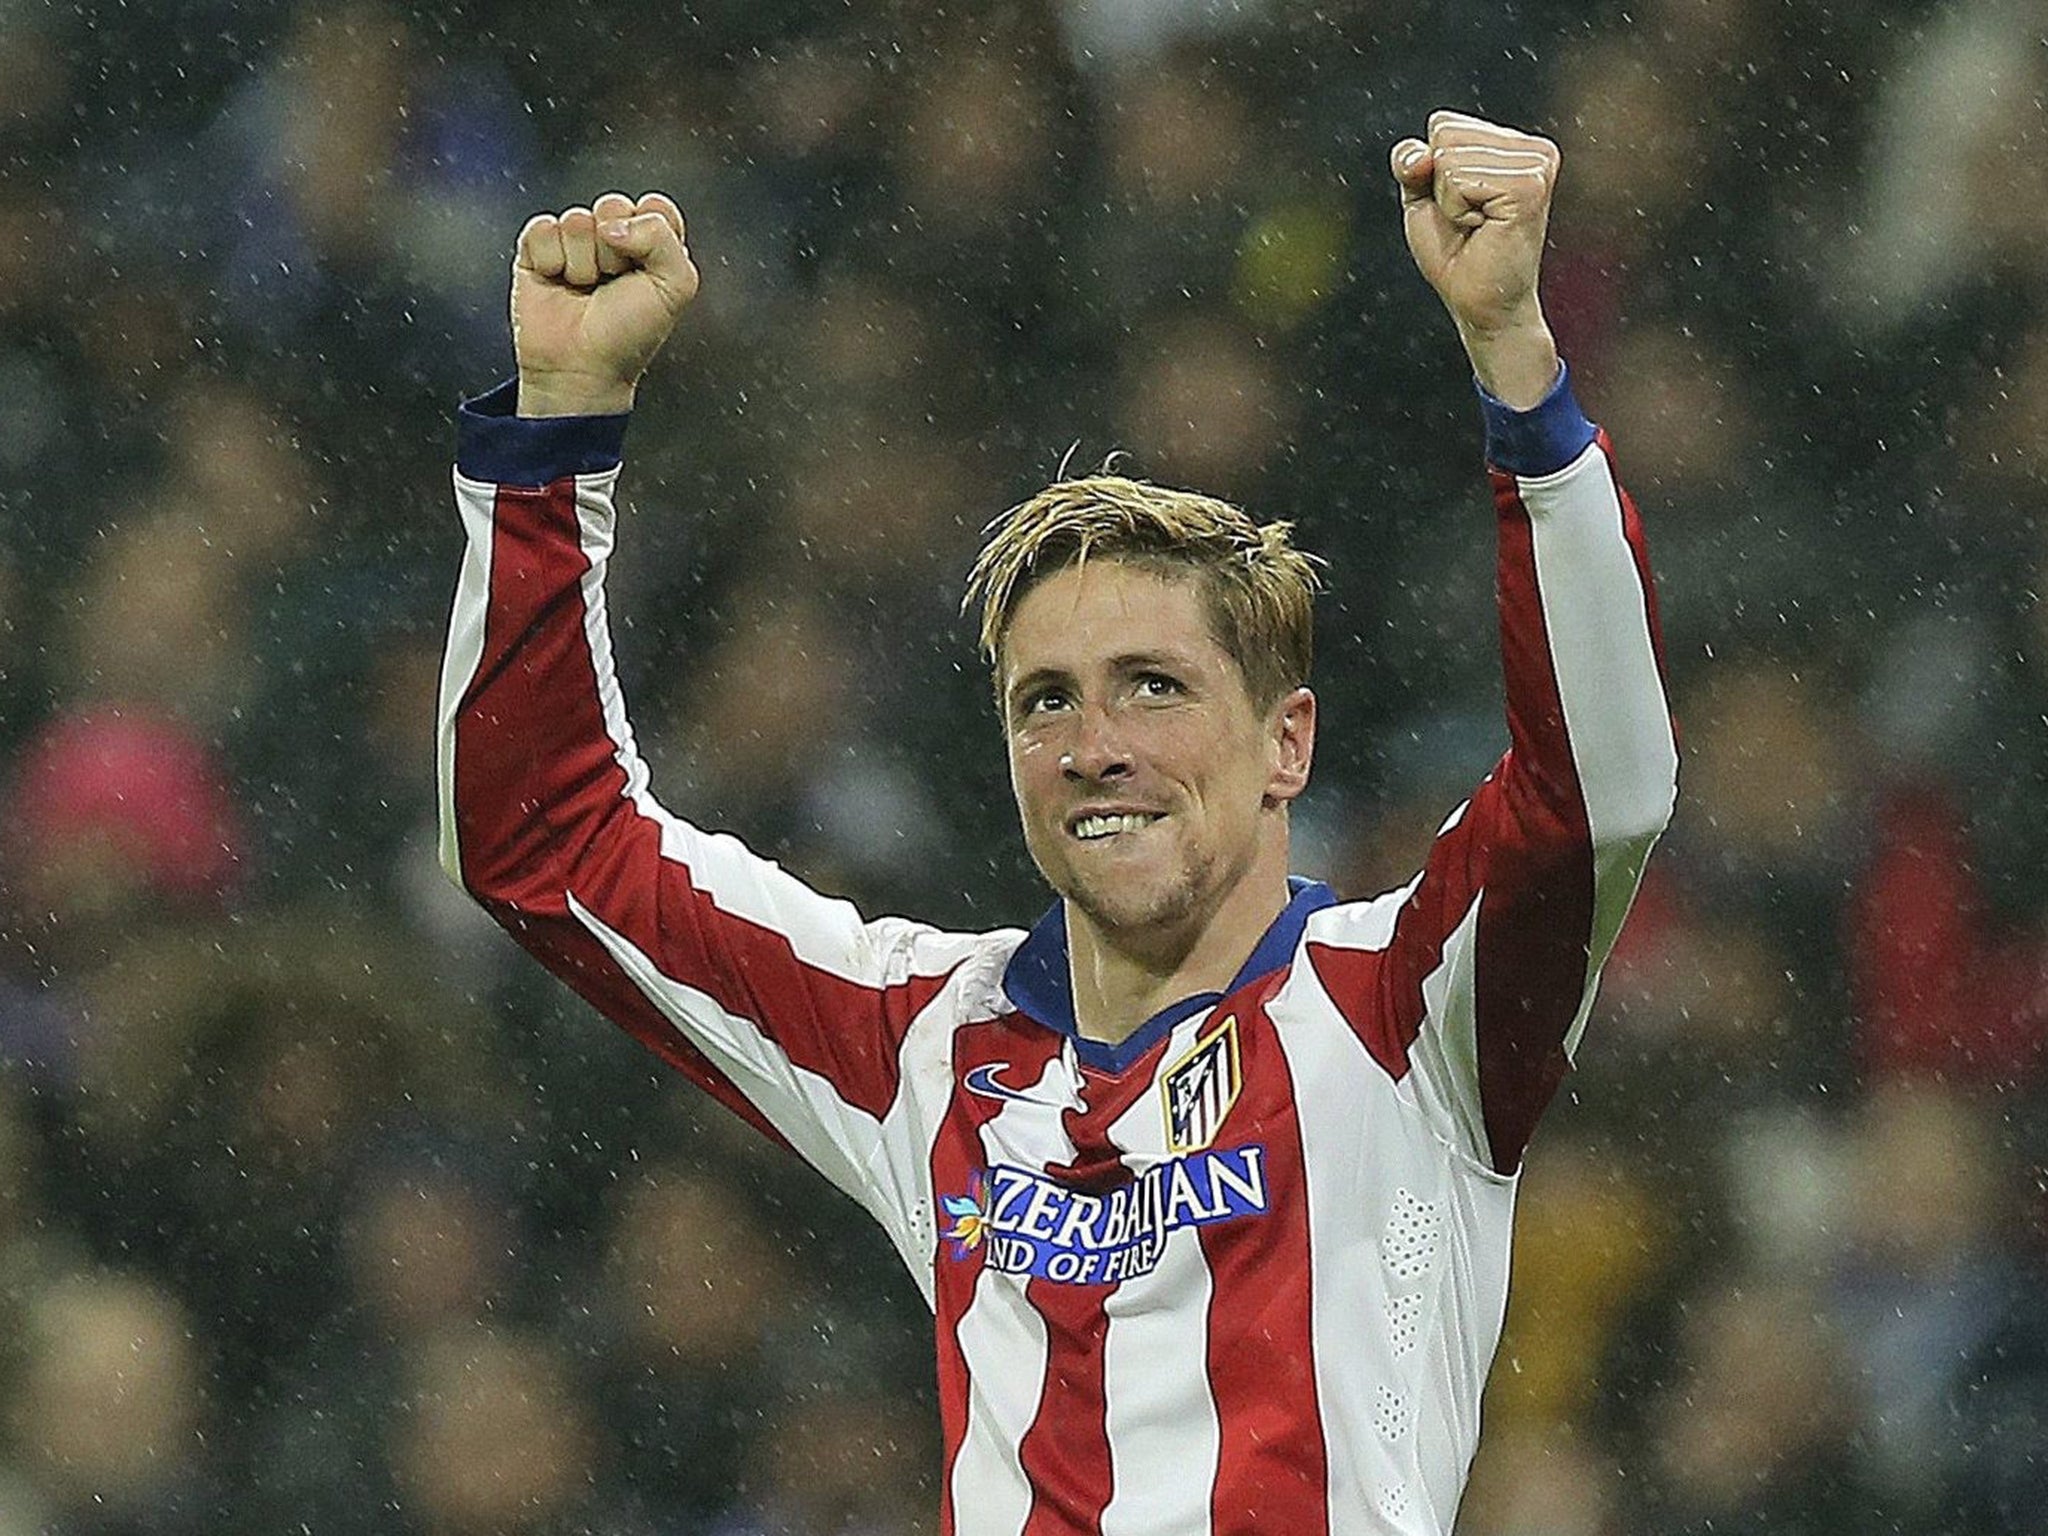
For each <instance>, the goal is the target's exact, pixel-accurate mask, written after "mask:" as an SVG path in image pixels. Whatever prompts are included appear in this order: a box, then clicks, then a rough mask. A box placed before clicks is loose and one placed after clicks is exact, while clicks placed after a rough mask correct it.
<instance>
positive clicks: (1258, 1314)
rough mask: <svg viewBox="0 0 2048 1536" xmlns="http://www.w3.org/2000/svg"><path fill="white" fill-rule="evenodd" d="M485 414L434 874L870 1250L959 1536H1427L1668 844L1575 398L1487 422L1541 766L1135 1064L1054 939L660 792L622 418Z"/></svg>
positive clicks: (1622, 538)
mask: <svg viewBox="0 0 2048 1536" xmlns="http://www.w3.org/2000/svg"><path fill="white" fill-rule="evenodd" d="M512 409H513V398H512V391H511V388H510V386H507V387H505V388H502V389H500V390H499V391H496V392H494V393H493V394H492V395H489V396H485V397H484V398H482V399H481V400H479V401H476V402H473V403H472V404H471V405H470V406H469V407H466V408H465V410H464V413H463V417H462V422H461V434H460V448H459V455H458V467H457V470H456V476H455V490H456V501H457V505H458V507H459V509H460V512H461V517H462V522H463V526H464V529H465V531H466V533H467V535H468V547H467V552H466V554H465V556H464V558H463V563H462V571H461V577H460V584H459V587H458V591H457V594H456V599H455V611H454V619H453V626H452V630H451V634H450V638H449V644H448V652H447V658H446V664H445V668H444V672H443V678H442V702H441V715H440V739H439V767H440V783H441V807H442V842H441V852H442V859H443V862H444V864H445V865H446V866H447V868H448V871H449V873H450V874H451V875H452V876H453V877H454V878H456V879H457V880H459V881H460V882H461V883H462V884H463V885H464V886H465V887H466V888H467V889H468V890H469V891H470V892H471V893H472V894H473V895H474V896H475V897H476V899H477V900H478V901H480V902H481V903H483V905H484V906H485V907H486V908H487V909H488V910H489V911H490V912H491V913H492V915H493V916H495V917H496V918H497V919H498V921H499V922H500V923H502V924H503V925H504V927H505V928H506V929H507V930H508V931H509V932H510V933H511V934H512V935H513V937H514V938H516V939H517V940H518V941H519V943H521V944H522V945H524V946H525V947H526V948H527V949H528V950H530V951H531V952H532V953H533V954H534V955H535V956H537V957H538V958H539V959H540V960H541V962H542V963H543V964H545V965H546V966H548V967H549V968H550V969H551V970H553V971H554V972H555V973H556V974H557V975H558V976H560V977H561V978H562V979H563V980H564V981H566V982H567V983H568V984H569V985H570V986H571V987H573V988H575V989H576V990H577V991H578V992H579V993H581V994H582V995H583V996H584V997H585V998H587V999H588V1000H589V1001H590V1002H591V1003H592V1004H593V1005H595V1006H596V1007H597V1009H598V1010H599V1011H600V1012H602V1013H604V1014H605V1015H606V1016H608V1017H609V1018H610V1019H612V1020H613V1021H614V1022H615V1023H617V1024H618V1025H620V1026H622V1027H623V1028H625V1029H626V1030H628V1031H629V1032H630V1033H632V1034H633V1035H634V1036H636V1037H637V1038H638V1039H640V1040H641V1041H642V1042H644V1043H645V1044H646V1045H647V1046H648V1047H650V1048H651V1049H652V1050H653V1051H654V1052H655V1053H656V1054H658V1055H659V1056H660V1057H662V1058H663V1059H664V1060H665V1061H667V1062H668V1063H670V1064H671V1065H673V1066H674V1067H676V1068H678V1069H679V1070H680V1071H681V1072H683V1073H684V1074H685V1075H686V1076H688V1077H690V1078H692V1079H694V1080H695V1081H696V1082H698V1083H699V1084H701V1085H702V1086H703V1087H704V1088H706V1089H707V1090H709V1091H710V1092H711V1093H713V1094H714V1095H716V1096H717V1097H718V1098H719V1099H720V1100H722V1101H723V1102H725V1103H726V1104H727V1105H729V1106H731V1107H732V1108H733V1109H734V1110H735V1111H737V1112H738V1113H740V1114H742V1115H744V1116H746V1117H747V1118H748V1119H750V1120H752V1121H753V1122H755V1123H756V1124H757V1125H759V1126H761V1127H762V1128H763V1129H765V1130H766V1131H768V1132H769V1133H770V1134H772V1135H774V1136H776V1137H778V1138H779V1139H780V1140H781V1141H783V1142H784V1143H786V1144H787V1145H788V1146H789V1147H790V1148H791V1149H793V1150H794V1151H795V1152H796V1153H797V1154H798V1155H799V1156H801V1157H802V1158H804V1159H805V1160H806V1161H807V1162H809V1163H810V1164H811V1165H812V1166H813V1167H814V1168H816V1169H817V1170H818V1171H819V1172H820V1173H822V1174H823V1175H824V1176H825V1177H826V1178H827V1179H829V1180H830V1181H831V1182H832V1183H833V1184H835V1185H837V1186H838V1187H839V1188H840V1189H842V1190H844V1191H845V1192H846V1193H847V1194H848V1195H850V1196H851V1197H852V1198H853V1199H854V1200H856V1201H858V1202H859V1203H860V1204H861V1205H862V1206H863V1207H865V1208H866V1209H867V1210H868V1211H869V1212H870V1213H871V1214H872V1215H873V1216H874V1218H875V1219H876V1220H877V1221H878V1222H880V1223H881V1225H882V1227H883V1229H884V1230H885V1231H886V1232H887V1233H888V1235H889V1237H890V1239H891V1241H892V1242H893V1243H894V1245H895V1248H896V1251H897V1252H898V1253H899V1254H900V1255H901V1256H902V1260H903V1263H904V1265H905V1266H906V1267H907V1268H908V1270H909V1271H910V1274H911V1277H912V1278H913V1280H914V1281H915V1282H916V1284H917V1286H918V1288H919V1289H920V1291H921V1292H922V1293H923V1295H924V1297H925V1299H926V1301H927V1302H928V1303H929V1304H930V1306H931V1308H932V1310H933V1313H934V1317H935V1324H936V1343H937V1373H938V1383H939V1399H940V1409H941V1416H942V1420H943V1432H944V1458H945V1459H944V1475H943V1484H942V1500H943V1510H942V1528H943V1529H944V1530H945V1531H947V1532H957V1533H962V1536H1252V1533H1259V1536H1274V1533H1285V1536H1325V1533H1328V1536H1365V1533H1380V1536H1441V1533H1446V1532H1448V1531H1449V1530H1450V1528H1451V1524H1452V1520H1453V1517H1454V1514H1455V1511H1456V1507H1457V1501H1458V1497H1459V1493H1460V1491H1461V1489H1462V1487H1463V1484H1464V1480H1465V1475H1466V1472H1467V1469H1468V1467H1469V1465H1470V1462H1471V1458H1472V1455H1473V1452H1474V1450H1475V1448H1476V1445H1477V1442H1478V1433H1479V1402H1480V1395H1481V1391H1482V1389H1483V1387H1484V1384H1485V1381H1486V1375H1487V1370H1488V1366H1489V1364H1490V1362H1491V1360H1492V1357H1493V1353H1494V1349H1495V1347H1496V1345H1497V1343H1498V1340H1499V1334H1500V1328H1501V1322H1502V1317H1503V1313H1504V1311H1505V1307H1506V1299H1507V1277H1508V1252H1509V1233H1510V1225H1511V1221H1512V1217H1513V1208H1514V1199H1515V1186H1516V1176H1517V1170H1518V1169H1519V1167H1520V1164H1521V1159H1522V1154H1523V1149H1524V1147H1525V1145H1526V1143H1527V1141H1528V1139H1529V1136H1530V1134H1531V1132H1532V1130H1533V1128H1534V1126H1535V1123H1536V1120H1537V1117H1538V1115H1539V1114H1540V1113H1541V1112H1542V1110H1543V1108H1544V1106H1545V1105H1546V1104H1547V1102H1548V1101H1549V1099H1550V1097H1551V1095H1552V1093H1553V1092H1554V1090H1555V1088H1556V1086H1557V1084H1558V1082H1559V1080H1560V1079H1561V1077H1562V1075H1563V1074H1564V1073H1565V1071H1566V1070H1567V1069H1568V1066H1569V1062H1570V1059H1571V1055H1572V1053H1573V1051H1574V1049H1575V1048H1576V1046H1577V1043H1578V1039H1579V1035H1580V1032H1581V1030H1582V1029H1583V1027H1584V1023H1585V1020H1586V1016H1587V1013H1588V1011H1589V1009H1590V1008H1591V1006H1592V1000H1593V995H1594V990H1595V987H1596V985H1597V982H1598V978H1599V973H1600V968H1601V965H1602V963H1603V961H1604V960H1605V958H1606V956H1607V954H1608V952H1609V950H1610V948H1611V947H1612V945H1613V943H1614V939H1615V935H1616V933H1617V931H1618V929H1619V927H1620V925H1621V922H1622V920H1623V917H1624V916H1625V914H1626V912H1627V910H1628V906H1629V903H1630V901H1631V899H1632V897H1633V895H1634V892H1635V889H1636V886H1637V883H1638V881H1639V879H1640V876H1641V873H1642V869H1643V865H1644V861H1645V859H1646V858H1647V857H1648V855H1649V851H1650V848H1651V845H1652V844H1653V842H1654V841H1655V840H1656V838H1657V836H1658V834H1659V833H1660V832H1661V830H1662V829H1663V827H1664V825H1665V824H1666V822H1667V821H1668V819H1669V817H1670V813H1671V810H1672V806H1673V801H1674V796H1675V790H1676V771H1677V756H1676V748H1675V744H1674V739H1673V734H1672V729H1671V723H1670V718H1669V715H1668V712H1667V708H1666V704H1665V695H1664V688H1663V684H1662V676H1661V660H1660V653H1659V640H1658V629H1657V621H1656V611H1655V603H1654V598H1653V594H1652V589H1651V583H1650V575H1649V567H1648V564H1647V560H1646V557H1645V553H1644V545H1643V540H1642V533H1641V529H1640V526H1639V522H1638V518H1637V514H1636V510H1635V508H1634V507H1633V505H1632V504H1631V503H1630V501H1629V499H1628V498H1627V497H1626V496H1625V495H1624V494H1623V492H1622V491H1621V489H1620V488H1619V485H1618V483H1617V481H1616V478H1615V475H1614V471H1613V468H1612V465H1611V461H1610V456H1609V450H1608V447H1607V444H1606V441H1605V439H1604V437H1602V436H1600V435H1599V434H1598V433H1597V432H1596V430H1595V429H1594V428H1593V427H1592V426H1591V425H1590V424H1589V423H1588V422H1587V421H1586V420H1585V418H1584V416H1583V415H1582V414H1581V413H1580V411H1579V409H1578V407H1577V405H1576V404H1575V403H1574V402H1573V400H1572V397H1571V394H1570V391H1569V387H1568V385H1567V384H1566V383H1565V382H1564V381H1562V380H1561V381H1560V384H1559V386H1558V387H1557V388H1556V389H1554V390H1553V391H1552V393H1551V396H1550V397H1549V398H1548V399H1547V400H1546V401H1545V402H1544V403H1543V404H1542V405H1541V406H1539V407H1538V408H1537V409H1536V410H1534V411H1532V412H1528V413H1514V412H1510V411H1508V410H1506V408H1505V407H1502V406H1499V405H1498V403H1496V402H1487V406H1486V409H1487V414H1488V428H1489V442H1488V448H1489V461H1490V474H1491V478H1492V484H1493V492H1494V506H1495V509H1496V516H1497V525H1498V539H1499V610H1500V635H1501V654H1502V662H1503V666H1504V669H1505V677H1506V700H1507V717H1508V719H1507V724H1508V735H1509V742H1510V745H1509V748H1508V750H1507V752H1506V753H1505V755H1504V756H1502V757H1501V759H1500V760H1499V762H1498V763H1497V764H1496V765H1495V766H1494V767H1493V770H1492V771H1491V772H1490V773H1488V774H1487V775H1486V777H1485V779H1484V780H1483V782H1481V783H1480V784H1479V785H1478V787H1477V788H1476V789H1475V791H1474V792H1473V793H1472V795H1471V797H1470V798H1469V799H1468V800H1467V801H1466V802H1465V803H1464V804H1463V805H1461V806H1459V807H1458V808H1457V809H1456V810H1455V811H1454V812H1452V814H1451V815H1450V817H1449V819H1448V820H1447V821H1445V823H1444V824H1443V827H1442V830H1441V831H1440V832H1439V833H1438V834H1437V836H1436V838H1435V841H1434V843H1433V844H1432V846H1431V848H1430V851H1429V854H1428V858H1427V861H1426V864H1425V867H1424V868H1423V869H1422V870H1421V872H1420V873H1418V874H1417V875H1416V876H1415V878H1414V879H1413V880H1412V881H1410V882H1409V883H1408V884H1407V885H1405V886H1403V887H1402V888H1400V889H1398V890H1395V891H1391V892H1388V893H1387V894H1385V895H1383V896H1380V897H1378V898H1377V899H1375V900H1370V901H1360V902H1343V901H1338V900H1337V899H1336V898H1335V897H1334V896H1333V895H1332V894H1331V892H1330V891H1329V890H1328V889H1327V888H1325V887H1323V886H1320V885H1316V884H1313V883H1310V882H1306V881H1297V882H1295V889H1294V896H1293V899H1292V901H1291V902H1290V904H1289V905H1288V906H1287V908H1286V910H1285V911H1284V912H1283V913H1282V914H1281V916H1280V917H1279V918H1278V919H1277V920H1276V921H1275V923H1274V924H1273V926H1272V928H1271V929H1270V930H1269V931H1268V932H1267V933H1266V934H1265V936H1264V938H1263V939H1262V941H1261V942H1260V943H1259V945H1258V947H1257V949H1256V951H1255V952H1254V953H1253V955H1252V956H1251V958H1250V959H1249V960H1248V961H1247V963H1246V964H1245V966H1244V968H1243V970H1242V971H1241V972H1240V973H1239V974H1238V976H1237V977H1236V978H1235V979H1234V981H1233V982H1232V984H1231V985H1230V986H1229V987H1228V988H1227V989H1226V990H1225V991H1223V992H1222V993H1220V994H1204V995H1201V996H1197V997H1191V998H1188V999H1186V1000H1184V1001H1183V1002H1182V1003H1180V1004H1178V1005H1176V1006H1175V1007H1172V1008H1169V1009H1167V1010H1165V1011H1163V1012H1162V1013H1160V1014H1159V1015H1157V1016H1155V1017H1154V1018H1153V1019H1151V1020H1150V1021H1149V1022H1147V1023H1146V1024H1145V1025H1144V1026H1143V1027H1141V1028H1140V1029H1139V1030H1138V1031H1137V1032H1136V1033H1135V1034H1133V1035H1132V1036H1131V1037H1130V1038H1129V1039H1127V1040H1125V1041H1124V1042H1123V1043H1121V1044H1119V1045H1115V1046H1111V1045H1106V1044H1104V1043H1102V1042H1099V1041H1094V1040H1089V1039H1084V1038H1082V1037H1081V1035H1080V1034H1079V1032H1078V1030H1077V1029H1076V1027H1075V1022H1074V1012H1073V999H1072V989H1071V980H1070V976H1069V971H1068V963H1067V953H1066V948H1065V927H1064V924H1063V922H1062V921H1061V914H1060V911H1059V909H1058V908H1057V907H1055V908H1054V910H1053V911H1052V912H1050V913H1048V914H1046V916H1045V918H1044V919H1042V920H1041V921H1040V922H1038V923H1037V924H1036V925H1035V926H1034V927H1032V928H1030V929H1028V930H1027V929H1022V928H1012V929H1001V930H997V931H994V932H988V933H952V932H944V931H940V930H938V929H935V928H933V927H930V926H928V925H925V924H922V923H918V922H913V921H908V920H905V919H901V918H894V917H884V918H878V919H873V920H870V919H867V918H864V917H863V916H862V915H861V914H860V913H859V912H857V911H856V910H855V909H854V908H853V906H851V905H850V904H848V903H847V902H844V901H840V900H834V899H831V898H828V897H826V896H824V895H821V894H819V893H818V892H816V891H813V890H811V889H810V888H808V887H807V886H806V885H805V884H804V883H803V882H802V881H800V880H798V879H797V878H795V877H793V876H792V875H790V874H789V873H787V872H785V871H784V870H782V869H780V868H779V867H777V866H776V865H775V864H773V863H771V862H769V861H767V860H765V859H762V858H760V857H758V856H757V855H755V854H753V853H751V852H750V851H749V850H748V849H747V848H746V847H744V846H743V845H742V844H741V843H740V842H739V841H737V840H736V839H735V838H733V837H731V836H728V835H721V834H718V833H713V832H709V831H705V830H702V829H700V828H698V827H696V826H694V825H692V824H691V823H690V822H689V821H687V820H685V819H682V818H680V817H678V816H676V815H673V814H671V813H670V812H669V811H667V810H666V809H664V808H663V807H662V805H661V804H660V803H659V802H657V800H656V799H655V798H654V796H653V795H652V794H651V793H650V791H649V788H648V782H647V779H648V775H647V770H646V766H645V764H644V763H643V761H642V759H641V757H640V755H639V753H638V752H637V751H636V749H635V746H634V739H633V732H632V729H631V727H630V725H629V724H628V721H627V714H626V707H625V702H624V700H623V699H622V697H621V695H620V689H619V683H618V678H617V674H616V672H615V670H614V666H613V659H612V642H611V633H610V626H609V623H608V616H607V613H606V606H605V571H606V567H607V564H608V562H609V560H610V558H611V554H612V547H613V540H614V534H615V527H616V512H615V509H614V500H613V498H614V492H615V487H616V483H617V480H618V475H619V463H620V451H621V447H622V443H623V436H624V428H625V421H624V418H623V417H597V418H568V419H559V420H540V421H529V420H521V419H518V418H516V416H514V415H513V414H512Z"/></svg>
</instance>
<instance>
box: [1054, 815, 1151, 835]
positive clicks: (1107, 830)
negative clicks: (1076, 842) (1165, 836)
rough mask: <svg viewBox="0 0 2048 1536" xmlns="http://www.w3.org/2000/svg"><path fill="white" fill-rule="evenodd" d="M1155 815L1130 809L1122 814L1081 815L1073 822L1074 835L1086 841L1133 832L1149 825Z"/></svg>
mask: <svg viewBox="0 0 2048 1536" xmlns="http://www.w3.org/2000/svg"><path fill="white" fill-rule="evenodd" d="M1158 819H1159V818H1158V817H1157V816H1149V815H1145V814H1142V813H1140V812H1136V811H1131V812H1127V813H1125V814H1124V815H1122V816H1083V817H1082V818H1081V819H1080V820H1079V821H1077V822H1075V823H1074V835H1075V836H1076V837H1078V838H1081V839H1082V840H1083V841H1087V840H1089V839H1092V838H1098V837H1108V836H1110V835H1111V834H1112V833H1116V832H1135V831H1137V830H1138V828H1140V827H1146V826H1150V825H1151V824H1152V823H1153V822H1155V821H1157V820H1158Z"/></svg>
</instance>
